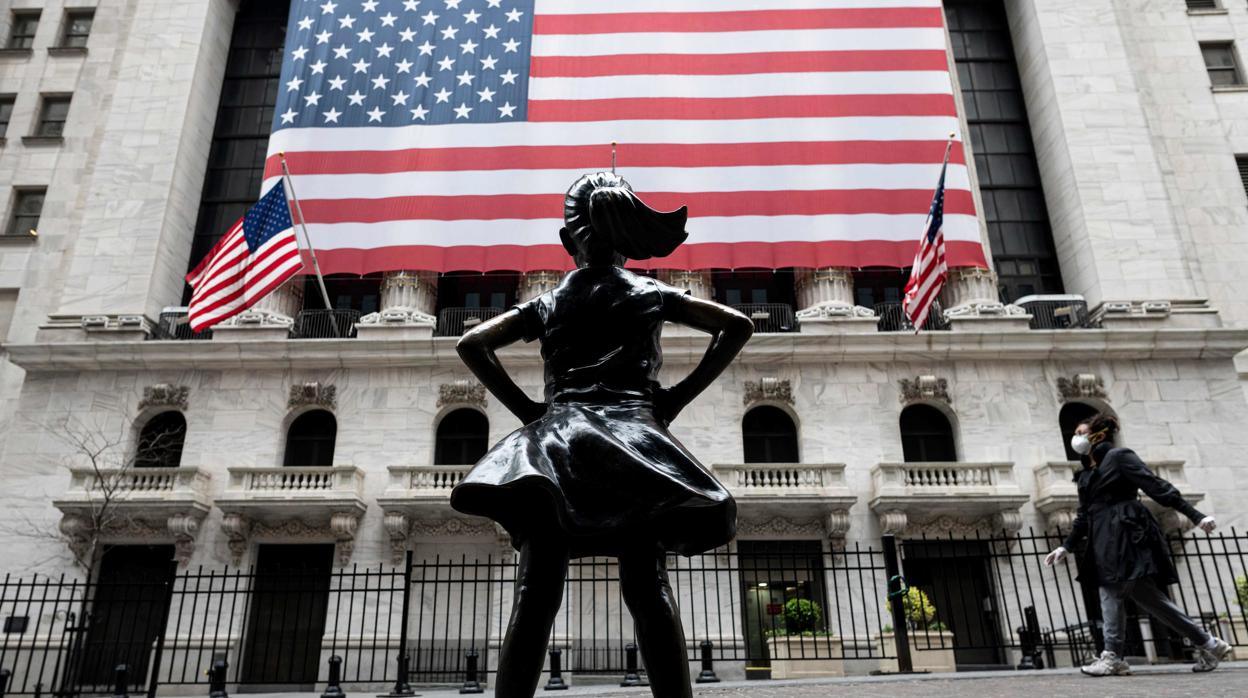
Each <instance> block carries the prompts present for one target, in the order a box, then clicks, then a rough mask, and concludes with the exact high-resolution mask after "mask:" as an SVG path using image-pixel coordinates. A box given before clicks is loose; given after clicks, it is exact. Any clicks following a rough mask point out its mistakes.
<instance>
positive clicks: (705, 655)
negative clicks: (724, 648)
mask: <svg viewBox="0 0 1248 698" xmlns="http://www.w3.org/2000/svg"><path fill="white" fill-rule="evenodd" d="M699 646H700V647H701V648H702V672H701V673H700V674H698V678H697V683H719V677H718V676H716V675H715V660H714V659H713V658H712V657H711V653H712V652H714V651H715V645H713V644H711V641H710V640H703V641H702V644H701V645H699Z"/></svg>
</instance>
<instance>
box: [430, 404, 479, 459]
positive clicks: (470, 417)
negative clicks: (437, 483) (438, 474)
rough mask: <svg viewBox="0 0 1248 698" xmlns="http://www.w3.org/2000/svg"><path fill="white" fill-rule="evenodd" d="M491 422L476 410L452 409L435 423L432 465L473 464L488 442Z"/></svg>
mask: <svg viewBox="0 0 1248 698" xmlns="http://www.w3.org/2000/svg"><path fill="white" fill-rule="evenodd" d="M489 438H490V422H489V420H487V419H486V418H485V415H483V414H481V413H480V412H478V411H476V410H470V409H462V410H455V411H454V412H451V413H450V414H448V415H446V416H445V417H443V418H442V421H441V422H439V423H438V435H437V438H436V442H435V443H434V447H433V464H434V465H472V464H474V463H476V462H477V461H479V460H481V456H484V455H485V450H486V448H487V447H488V445H489Z"/></svg>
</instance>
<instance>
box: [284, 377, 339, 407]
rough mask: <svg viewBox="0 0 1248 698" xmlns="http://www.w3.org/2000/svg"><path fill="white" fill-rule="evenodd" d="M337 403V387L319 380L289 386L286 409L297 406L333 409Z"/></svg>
mask: <svg viewBox="0 0 1248 698" xmlns="http://www.w3.org/2000/svg"><path fill="white" fill-rule="evenodd" d="M337 404H338V388H336V387H334V386H332V385H323V384H322V383H320V382H319V381H316V382H312V383H302V384H299V385H292V386H290V399H289V400H287V402H286V407H287V408H288V409H292V410H293V409H297V408H299V407H323V408H325V409H327V410H332V409H334V407H335V406H337Z"/></svg>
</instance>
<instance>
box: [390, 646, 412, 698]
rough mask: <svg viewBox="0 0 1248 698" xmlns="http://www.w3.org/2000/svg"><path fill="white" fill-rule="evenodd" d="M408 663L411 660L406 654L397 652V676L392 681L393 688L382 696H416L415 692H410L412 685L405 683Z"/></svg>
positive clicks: (398, 697)
mask: <svg viewBox="0 0 1248 698" xmlns="http://www.w3.org/2000/svg"><path fill="white" fill-rule="evenodd" d="M409 661H411V660H410V659H409V658H408V656H407V652H406V651H403V650H399V656H398V665H399V675H398V677H397V678H395V680H394V688H393V689H391V690H390V692H389V693H386V694H384V695H386V696H389V698H407V697H408V696H414V695H416V692H415V691H413V690H412V685H411V684H409V683H408V682H407V676H408V662H409Z"/></svg>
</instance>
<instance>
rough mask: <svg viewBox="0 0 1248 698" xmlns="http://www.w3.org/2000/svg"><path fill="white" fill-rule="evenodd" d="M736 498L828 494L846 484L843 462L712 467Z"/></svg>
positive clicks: (717, 465) (748, 464)
mask: <svg viewBox="0 0 1248 698" xmlns="http://www.w3.org/2000/svg"><path fill="white" fill-rule="evenodd" d="M714 470H715V476H716V477H718V478H719V480H720V481H721V482H723V483H724V485H725V486H726V487H727V488H728V489H729V490H730V491H731V492H732V493H733V495H735V496H738V497H760V496H763V497H772V496H780V497H783V496H785V495H795V496H798V495H816V496H818V495H827V494H832V493H834V492H835V491H836V490H838V489H839V488H843V487H845V486H846V485H845V465H844V464H842V463H746V464H731V465H721V464H716V465H715V467H714Z"/></svg>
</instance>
